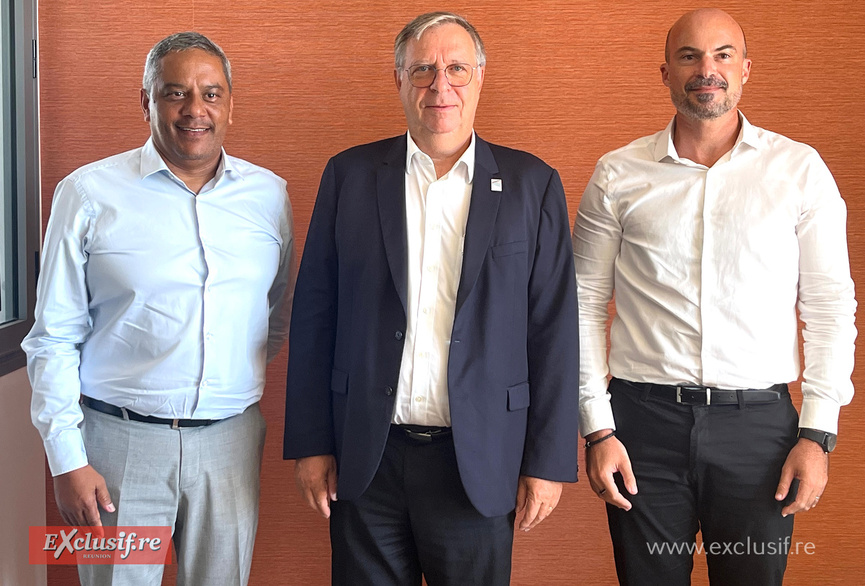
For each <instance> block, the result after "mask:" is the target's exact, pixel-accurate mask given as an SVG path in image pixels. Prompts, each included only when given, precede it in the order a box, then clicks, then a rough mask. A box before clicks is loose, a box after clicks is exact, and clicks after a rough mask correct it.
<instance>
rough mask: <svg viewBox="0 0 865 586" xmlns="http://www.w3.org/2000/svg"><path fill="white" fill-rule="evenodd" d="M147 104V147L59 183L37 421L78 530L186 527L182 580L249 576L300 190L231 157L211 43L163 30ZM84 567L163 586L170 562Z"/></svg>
mask: <svg viewBox="0 0 865 586" xmlns="http://www.w3.org/2000/svg"><path fill="white" fill-rule="evenodd" d="M141 106H142V109H143V112H144V118H145V120H146V121H147V122H149V124H150V129H151V138H150V139H149V140H148V141H147V143H146V144H145V145H144V146H143V147H141V148H138V149H135V150H132V151H129V152H126V153H122V154H119V155H115V156H113V157H109V158H107V159H104V160H102V161H98V162H95V163H91V164H89V165H85V166H84V167H82V168H80V169H78V170H77V171H75V172H74V173H72V174H71V175H69V176H68V177H66V178H65V179H63V181H61V182H60V184H59V185H58V186H57V190H56V192H55V195H54V201H53V206H52V212H51V217H50V219H49V224H48V230H47V232H46V235H45V244H44V250H43V258H42V274H41V277H40V280H39V289H38V301H37V308H36V323H35V325H34V326H33V330H32V331H31V332H30V334H29V335H28V336H27V338H26V339H25V340H24V343H23V344H22V347H23V348H24V350H25V351H26V352H27V356H28V373H29V375H30V380H31V383H32V385H33V402H32V417H33V422H34V424H35V425H36V427H37V428H38V429H39V431H40V433H41V434H42V438H43V440H44V444H45V451H46V453H47V455H48V462H49V466H50V468H51V473H52V475H53V476H54V486H55V493H56V498H57V504H58V507H59V509H60V513H61V515H62V516H63V518H64V520H65V521H66V522H67V523H69V524H70V525H92V526H99V525H102V524H105V525H120V526H170V527H172V531H173V540H174V545H175V548H176V551H177V557H178V577H179V579H181V580H183V581H185V582H186V583H199V584H216V583H229V582H230V583H246V581H247V580H248V576H249V569H250V564H251V559H252V546H253V541H254V538H255V530H256V526H257V519H258V492H259V484H258V483H259V473H260V467H261V453H262V448H263V445H264V428H265V426H264V420H263V418H262V416H261V413H260V411H259V409H258V401H259V399H260V398H261V395H262V391H263V388H264V382H265V366H266V362H267V361H268V360H270V359H271V358H273V356H274V355H275V354H276V353H277V352H278V350H279V348H280V347H281V345H282V344H283V342H284V340H285V337H286V333H287V326H288V320H289V311H290V307H291V296H292V291H293V279H294V273H295V271H294V266H293V265H294V239H293V235H292V219H291V207H290V204H289V201H288V198H287V196H286V190H285V185H286V184H285V181H283V180H282V179H280V178H279V177H277V176H276V175H274V174H273V173H271V172H270V171H268V170H266V169H262V168H261V167H257V166H255V165H252V164H250V163H248V162H246V161H243V160H240V159H237V158H234V157H230V156H228V155H226V154H225V152H224V151H223V149H222V143H223V139H224V137H225V133H226V130H227V128H228V125H229V124H231V112H232V107H233V103H232V96H231V70H230V65H229V62H228V60H227V58H226V57H225V55H224V53H223V52H222V50H221V49H220V48H219V47H218V46H217V45H215V44H214V43H212V42H211V41H210V40H208V39H207V38H206V37H204V36H202V35H200V34H198V33H178V34H175V35H171V36H170V37H167V38H165V39H163V40H162V41H160V42H159V43H157V45H156V46H155V47H154V48H153V49H152V50H151V52H150V54H149V55H148V58H147V62H146V65H145V70H144V83H143V89H142V90H141ZM79 401H80V404H79ZM181 454H182V458H181ZM100 509H101V511H100ZM214 527H215V528H218V530H217V531H214V530H213V528H214ZM79 574H80V576H81V578H82V582H84V583H108V582H109V581H111V580H112V579H113V580H115V581H114V582H113V583H115V584H116V583H118V581H119V582H121V583H124V584H125V583H130V584H151V583H153V584H159V583H161V574H162V566H158V565H157V566H145V565H81V566H79Z"/></svg>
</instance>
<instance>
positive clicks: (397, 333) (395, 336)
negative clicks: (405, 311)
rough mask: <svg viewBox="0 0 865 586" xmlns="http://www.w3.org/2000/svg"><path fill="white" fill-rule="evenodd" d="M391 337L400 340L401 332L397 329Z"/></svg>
mask: <svg viewBox="0 0 865 586" xmlns="http://www.w3.org/2000/svg"><path fill="white" fill-rule="evenodd" d="M393 337H394V338H396V339H397V340H402V332H400V331H399V330H397V332H396V333H395V334H394V335H393Z"/></svg>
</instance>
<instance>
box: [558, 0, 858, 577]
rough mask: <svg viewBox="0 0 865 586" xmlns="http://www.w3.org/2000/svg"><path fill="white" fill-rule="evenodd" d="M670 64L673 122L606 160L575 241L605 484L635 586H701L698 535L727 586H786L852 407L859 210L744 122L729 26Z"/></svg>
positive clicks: (591, 444) (584, 367) (699, 25)
mask: <svg viewBox="0 0 865 586" xmlns="http://www.w3.org/2000/svg"><path fill="white" fill-rule="evenodd" d="M665 60H666V62H665V63H664V65H662V66H661V74H662V79H663V82H664V84H665V85H666V86H667V87H668V88H669V89H670V95H671V98H672V101H673V104H674V105H675V107H676V110H677V113H676V116H675V117H674V119H673V121H671V122H670V124H669V125H668V126H667V128H666V129H665V130H663V131H662V132H659V133H657V134H655V135H653V136H649V137H646V138H642V139H639V140H637V141H635V142H633V143H631V144H630V145H628V146H626V147H624V148H621V149H618V150H616V151H613V152H611V153H608V154H607V155H605V156H604V157H602V158H601V160H600V161H599V162H598V165H597V168H596V169H595V173H594V175H593V176H592V179H591V181H590V182H589V185H588V187H587V188H586V191H585V193H584V195H583V198H582V201H581V203H580V209H579V213H578V215H577V220H576V223H575V226H574V234H573V243H574V259H575V266H576V272H577V290H578V295H579V300H580V320H581V321H580V337H581V354H582V358H581V365H580V366H581V372H580V420H581V421H580V424H581V427H582V430H581V431H582V433H583V435H584V436H585V437H586V440H587V443H586V467H587V469H588V470H587V471H588V475H589V481H590V483H591V486H592V489H593V490H594V491H595V492H596V493H597V494H598V495H599V496H600V498H602V499H603V500H604V501H606V502H607V512H608V518H609V525H610V532H611V536H612V539H613V544H614V551H615V558H616V568H617V572H618V575H619V581H620V582H621V583H622V584H640V585H645V584H664V585H671V584H688V583H689V581H690V572H691V568H692V566H693V559H692V557H693V556H692V554H693V549H688V546H689V545H693V544H694V543H695V539H696V533H697V531H698V530H701V531H702V534H703V541H704V544H705V547H706V552H707V555H708V567H709V577H710V580H711V581H712V583H713V584H725V585H728V584H781V581H782V578H783V573H784V569H785V567H786V560H787V553H788V549H789V544H790V536H791V534H792V530H793V514H794V513H798V512H802V511H807V510H809V509H811V508H812V507H814V506H815V505H816V504H817V502H818V501H819V498H820V495H821V494H822V492H823V489H824V487H825V486H826V482H827V479H828V462H829V456H828V452H829V451H831V450H832V448H833V447H834V443H835V437H836V436H835V434H836V433H837V423H838V413H839V410H840V408H841V406H842V405H846V404H847V403H849V401H850V399H851V397H852V394H853V388H852V383H851V381H850V375H851V372H852V368H853V344H854V340H855V336H856V329H855V327H854V321H853V315H854V311H855V306H856V303H855V300H854V297H853V282H852V280H851V278H850V269H849V261H848V255H847V242H846V226H845V222H846V208H845V205H844V201H843V200H842V199H841V197H840V194H839V193H838V189H837V187H836V186H835V182H834V180H833V179H832V175H831V174H830V173H829V170H828V169H827V168H826V165H825V164H824V163H823V161H822V160H821V159H820V157H819V155H818V154H817V153H816V151H814V149H812V148H810V147H808V146H807V145H803V144H800V143H796V142H794V141H792V140H790V139H787V138H785V137H783V136H780V135H778V134H775V133H772V132H769V131H767V130H763V129H761V128H757V127H755V126H752V125H751V124H750V123H749V122H748V121H747V120H746V119H745V117H744V115H742V114H741V113H740V112H739V111H738V110H737V108H736V106H737V104H738V102H739V98H740V97H741V92H742V86H743V85H744V84H745V82H747V80H748V76H749V74H750V69H751V60H750V59H748V58H747V54H746V47H745V37H744V33H743V32H742V29H741V28H740V27H739V25H738V24H737V23H736V22H735V21H734V20H733V19H732V18H731V17H730V16H729V15H727V14H726V13H724V12H722V11H720V10H716V9H702V10H696V11H694V12H690V13H688V14H686V15H684V16H683V17H682V18H681V19H680V20H679V21H678V22H676V24H675V25H673V27H672V28H671V29H670V32H669V35H668V38H667V47H666V56H665ZM614 290H615V297H616V315H615V317H614V319H613V325H612V329H611V347H610V354H609V367H608V361H607V356H606V336H605V323H606V321H607V318H608V313H607V304H608V302H609V301H610V299H611V297H612V294H613V291H614ZM797 308H798V310H799V313H800V316H801V319H802V321H803V322H804V324H805V330H804V339H805V369H804V382H803V383H802V394H803V401H802V410H801V415H798V416H797V413H796V411H795V409H794V407H793V406H792V403H791V400H790V396H789V393H788V392H787V386H786V383H788V382H791V381H795V380H796V379H797V378H798V376H799V373H800V367H799V355H798V339H797V316H796V310H797ZM608 373H609V374H612V377H613V378H612V380H611V381H610V382H609V388H608V382H607V375H608ZM797 428H798V430H797ZM614 430H615V431H614ZM797 436H798V439H797ZM796 485H798V489H796V488H795V487H796ZM713 544H714V545H713ZM682 546H684V547H682Z"/></svg>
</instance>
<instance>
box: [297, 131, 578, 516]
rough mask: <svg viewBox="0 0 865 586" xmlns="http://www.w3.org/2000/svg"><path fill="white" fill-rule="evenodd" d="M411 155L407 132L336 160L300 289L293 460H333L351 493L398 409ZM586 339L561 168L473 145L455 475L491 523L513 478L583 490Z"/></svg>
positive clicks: (327, 176)
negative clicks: (582, 352) (581, 404)
mask: <svg viewBox="0 0 865 586" xmlns="http://www.w3.org/2000/svg"><path fill="white" fill-rule="evenodd" d="M405 157H406V136H405V135H402V136H399V137H396V138H392V139H388V140H383V141H380V142H375V143H372V144H368V145H363V146H358V147H355V148H352V149H349V150H347V151H345V152H342V153H340V154H338V155H337V156H335V157H333V158H332V159H331V160H330V161H329V162H328V164H327V167H326V168H325V170H324V174H323V176H322V179H321V185H320V187H319V192H318V198H317V200H316V203H315V209H314V211H313V214H312V220H311V222H310V226H309V232H308V234H307V237H306V243H305V246H304V252H303V259H302V261H301V265H300V272H299V274H298V278H297V285H296V290H295V294H294V307H293V310H292V319H291V333H290V338H289V359H288V378H287V384H286V403H285V437H284V457H285V458H286V459H294V458H301V457H305V456H314V455H321V454H333V455H335V456H336V461H337V470H338V497H339V498H340V499H345V500H352V499H354V498H357V497H358V496H360V495H361V494H363V492H364V491H365V490H366V488H367V487H368V486H369V484H370V482H371V481H372V478H373V476H374V475H375V473H376V471H377V469H378V466H379V462H380V460H381V455H382V453H383V451H384V446H385V442H386V441H387V435H388V430H389V426H390V421H391V417H392V414H393V410H394V399H395V394H396V387H397V381H398V380H399V369H400V362H401V359H402V352H403V344H404V334H405V330H406V289H407V262H408V261H407V241H406V225H405ZM493 178H498V179H501V186H502V189H501V191H493V190H492V189H491V181H490V180H491V179H493ZM578 346H579V344H578V332H577V295H576V282H575V278H574V263H573V256H572V250H571V239H570V225H569V220H568V212H567V206H566V202H565V195H564V190H563V188H562V183H561V180H560V179H559V175H558V173H557V172H556V171H555V170H554V169H552V168H551V167H549V166H548V165H547V164H546V163H544V162H543V161H541V160H540V159H538V158H537V157H535V156H533V155H530V154H528V153H525V152H521V151H516V150H513V149H508V148H504V147H500V146H496V145H492V144H489V143H487V142H485V141H483V140H481V139H480V138H477V141H476V147H475V171H474V181H473V187H472V194H471V203H470V207H469V215H468V220H467V224H466V236H465V243H464V257H463V267H462V273H461V278H460V283H459V287H458V290H457V298H456V311H455V317H454V326H453V335H452V337H451V346H450V353H449V357H448V397H449V402H450V413H451V422H452V425H453V438H454V446H455V449H456V456H457V462H458V466H459V473H460V478H461V479H462V482H463V486H464V488H465V490H466V493H467V494H468V496H469V498H470V499H471V502H472V504H473V505H474V506H475V507H476V508H477V509H478V511H480V512H481V513H482V514H484V515H486V516H494V515H503V514H506V513H508V512H510V511H511V510H513V508H514V506H515V503H516V493H517V482H518V478H519V475H520V474H525V475H528V476H535V477H539V478H545V479H548V480H558V481H565V482H575V481H576V479H577V445H578V442H579V435H578V430H577V412H578V382H579V355H578V353H579V348H578Z"/></svg>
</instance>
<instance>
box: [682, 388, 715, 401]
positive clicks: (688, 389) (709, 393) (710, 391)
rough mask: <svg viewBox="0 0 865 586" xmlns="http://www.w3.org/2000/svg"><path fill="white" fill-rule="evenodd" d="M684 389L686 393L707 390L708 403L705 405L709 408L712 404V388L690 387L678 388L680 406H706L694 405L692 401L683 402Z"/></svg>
mask: <svg viewBox="0 0 865 586" xmlns="http://www.w3.org/2000/svg"><path fill="white" fill-rule="evenodd" d="M682 389H685V390H686V391H702V390H705V391H706V403H705V405H706V406H709V405H711V404H712V388H711V387H690V386H681V387H676V403H679V404H680V405H703V404H704V403H694V402H691V401H683V400H682Z"/></svg>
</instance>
